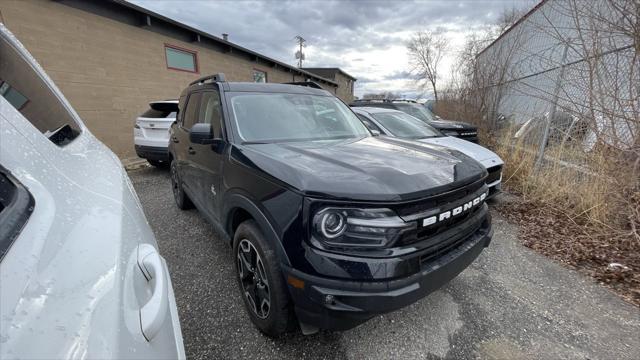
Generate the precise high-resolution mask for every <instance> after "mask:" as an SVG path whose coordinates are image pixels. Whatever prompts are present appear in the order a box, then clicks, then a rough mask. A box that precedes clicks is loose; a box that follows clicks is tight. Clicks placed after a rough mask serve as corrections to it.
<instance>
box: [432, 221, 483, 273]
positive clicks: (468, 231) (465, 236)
mask: <svg viewBox="0 0 640 360" xmlns="http://www.w3.org/2000/svg"><path fill="white" fill-rule="evenodd" d="M482 225H483V224H482V223H481V222H474V223H473V224H471V225H470V226H468V227H467V228H465V229H464V230H463V232H462V233H459V234H456V236H451V237H449V238H448V239H446V240H445V241H441V242H440V243H438V244H437V246H434V247H432V248H430V249H429V250H430V251H428V252H427V253H425V254H422V255H421V256H420V264H421V265H424V264H425V263H427V262H429V261H431V260H433V259H436V258H440V257H442V256H444V255H445V254H447V253H449V252H450V251H452V250H455V249H456V248H458V247H459V246H461V245H463V244H464V243H465V242H466V241H468V240H470V236H472V235H473V234H474V233H475V232H476V231H478V229H480V228H481V227H482Z"/></svg>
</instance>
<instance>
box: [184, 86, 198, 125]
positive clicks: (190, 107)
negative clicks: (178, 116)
mask: <svg viewBox="0 0 640 360" xmlns="http://www.w3.org/2000/svg"><path fill="white" fill-rule="evenodd" d="M201 97H202V93H193V94H191V96H189V100H187V108H186V109H185V110H184V114H182V127H183V128H185V129H191V127H192V126H193V124H195V123H196V122H198V104H199V103H200V98H201Z"/></svg>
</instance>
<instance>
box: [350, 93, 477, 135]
mask: <svg viewBox="0 0 640 360" xmlns="http://www.w3.org/2000/svg"><path fill="white" fill-rule="evenodd" d="M350 106H354V107H355V106H369V107H381V108H386V109H394V110H400V111H402V112H403V113H407V114H409V115H411V116H413V117H415V118H418V119H419V120H422V121H424V122H426V123H427V124H429V125H431V126H433V127H434V128H436V129H438V130H440V132H442V133H443V134H445V135H447V136H455V137H458V138H461V139H464V140H467V141H471V142H474V143H476V144H477V143H478V128H477V127H475V126H473V125H471V124H468V123H466V122H462V121H451V120H443V119H440V118H438V117H437V116H436V115H434V114H433V113H432V112H431V111H430V110H429V109H428V108H427V107H426V106H424V105H423V104H418V103H417V102H415V101H412V100H368V99H364V100H356V101H354V102H352V103H351V104H350Z"/></svg>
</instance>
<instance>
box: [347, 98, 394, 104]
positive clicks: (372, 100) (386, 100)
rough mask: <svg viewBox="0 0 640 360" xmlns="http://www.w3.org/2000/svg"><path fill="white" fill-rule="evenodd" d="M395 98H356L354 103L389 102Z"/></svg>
mask: <svg viewBox="0 0 640 360" xmlns="http://www.w3.org/2000/svg"><path fill="white" fill-rule="evenodd" d="M391 101H393V100H390V99H357V100H354V101H353V102H354V103H387V102H391Z"/></svg>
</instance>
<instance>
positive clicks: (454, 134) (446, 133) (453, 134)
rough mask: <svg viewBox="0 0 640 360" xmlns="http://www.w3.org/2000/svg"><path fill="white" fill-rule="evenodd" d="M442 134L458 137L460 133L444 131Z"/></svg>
mask: <svg viewBox="0 0 640 360" xmlns="http://www.w3.org/2000/svg"><path fill="white" fill-rule="evenodd" d="M442 133H443V134H445V135H447V136H458V132H457V131H452V130H444V131H443V132H442Z"/></svg>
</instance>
